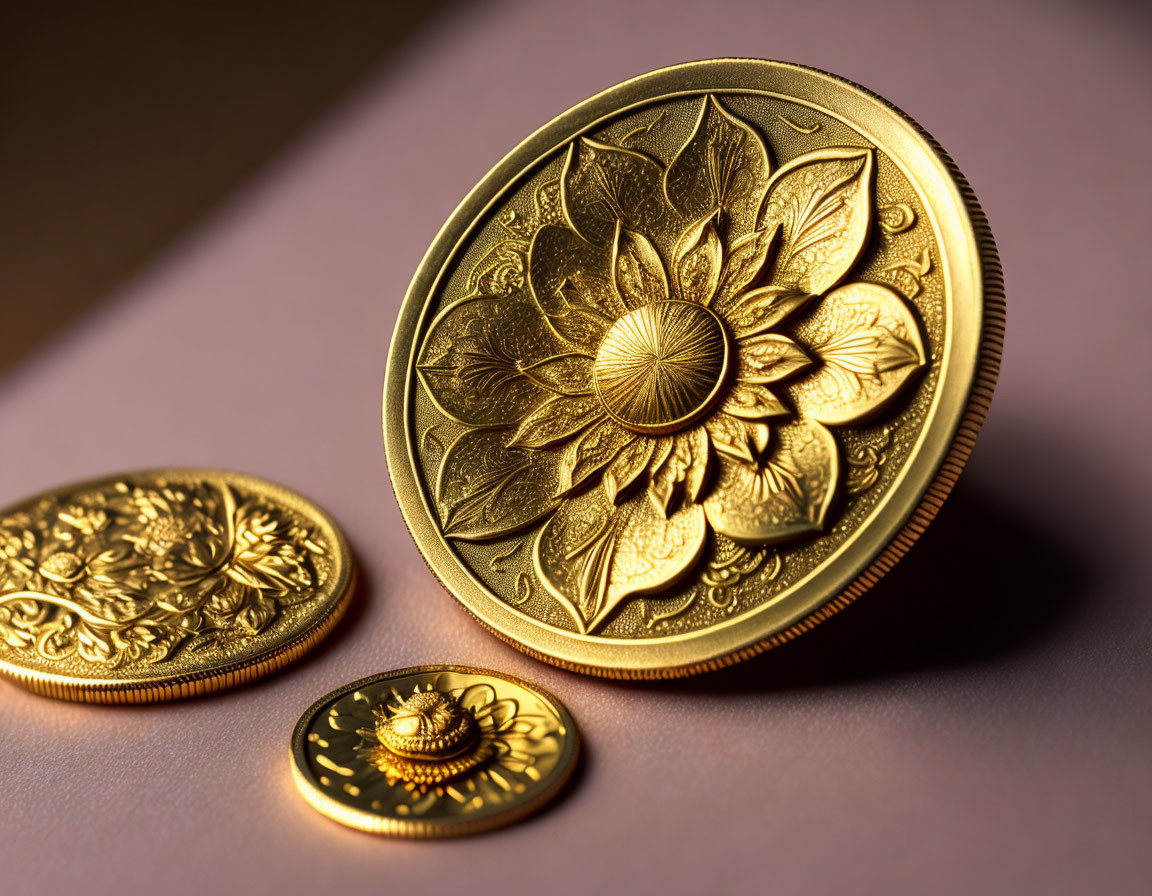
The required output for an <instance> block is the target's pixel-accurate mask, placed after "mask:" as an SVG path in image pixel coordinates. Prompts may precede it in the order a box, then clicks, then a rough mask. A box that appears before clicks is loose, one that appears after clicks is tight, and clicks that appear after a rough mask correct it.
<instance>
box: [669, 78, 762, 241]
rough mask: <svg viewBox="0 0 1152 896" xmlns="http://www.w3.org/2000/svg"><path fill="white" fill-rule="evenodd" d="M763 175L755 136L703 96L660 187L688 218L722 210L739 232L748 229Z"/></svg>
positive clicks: (713, 100) (712, 99)
mask: <svg viewBox="0 0 1152 896" xmlns="http://www.w3.org/2000/svg"><path fill="white" fill-rule="evenodd" d="M768 174H769V162H768V151H767V149H765V147H764V141H763V140H761V139H760V135H759V134H757V133H756V131H755V130H754V129H753V128H752V127H751V126H750V125H748V124H747V123H745V122H743V121H741V120H740V119H739V118H737V117H736V116H734V115H732V114H730V113H729V112H728V111H727V110H726V109H725V108H724V107H723V106H722V105H720V102H719V101H718V100H717V99H716V98H715V97H713V96H708V97H706V98H705V99H704V100H703V101H701V103H700V112H699V115H698V116H697V119H696V127H695V128H693V130H692V134H691V136H690V137H689V138H688V140H687V142H686V143H685V144H684V146H683V147H682V148H681V149H680V151H679V152H678V153H677V154H676V158H675V159H673V160H672V164H670V165H669V166H668V170H667V171H666V172H665V174H664V190H665V193H666V194H667V196H668V201H669V202H670V203H671V204H672V206H673V207H674V208H676V209H678V210H679V211H680V212H681V213H682V214H683V215H684V216H685V217H686V218H688V219H689V220H691V221H695V220H697V219H699V218H702V217H704V216H705V215H707V214H710V213H711V212H714V211H716V210H717V209H722V210H723V211H724V213H725V214H726V216H727V217H728V220H729V227H728V231H729V233H730V234H743V233H747V232H748V231H749V230H751V228H752V225H753V220H752V218H753V214H754V209H755V208H756V206H757V204H758V202H759V199H760V196H761V194H762V192H763V190H764V186H765V184H767V182H768Z"/></svg>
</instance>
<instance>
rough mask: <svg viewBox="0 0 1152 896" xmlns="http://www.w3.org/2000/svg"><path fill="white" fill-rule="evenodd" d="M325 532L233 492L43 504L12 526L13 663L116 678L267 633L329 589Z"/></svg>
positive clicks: (90, 495) (130, 494)
mask: <svg viewBox="0 0 1152 896" xmlns="http://www.w3.org/2000/svg"><path fill="white" fill-rule="evenodd" d="M316 537H317V536H316V535H315V534H314V533H313V532H311V531H310V530H309V529H308V527H307V526H306V525H305V524H303V523H302V522H301V521H299V520H297V519H295V518H294V517H293V516H291V515H290V514H288V513H287V512H286V511H285V510H284V509H283V508H280V507H277V506H273V505H271V504H268V503H265V502H263V501H261V500H259V499H251V500H249V499H246V498H244V497H243V496H240V495H238V494H237V492H236V491H235V490H234V489H233V488H232V487H230V486H228V485H226V484H223V483H221V484H208V483H164V482H150V483H141V484H136V485H134V484H132V483H129V482H119V483H116V484H115V485H111V486H108V487H107V488H105V489H96V490H89V491H79V492H77V493H76V494H74V495H73V496H71V497H69V498H66V499H64V500H62V501H58V500H56V499H44V500H43V501H41V502H39V503H37V504H36V505H35V506H33V507H32V508H31V509H30V510H27V511H24V512H21V513H18V514H15V515H12V516H9V517H7V518H4V519H2V520H0V656H3V654H4V653H5V652H10V651H18V652H24V653H33V654H39V656H40V657H41V658H42V659H45V660H51V661H56V660H62V659H64V658H65V657H69V656H72V655H75V656H77V657H78V658H79V659H81V660H83V661H85V662H87V663H91V664H94V665H96V666H100V667H105V668H108V669H117V668H122V667H125V666H128V665H133V664H152V663H157V662H160V661H162V660H165V659H167V658H169V657H170V656H171V655H172V654H173V653H174V652H176V651H178V650H201V649H204V648H206V647H209V646H210V645H213V644H217V643H220V642H221V641H225V642H233V641H236V640H238V639H243V638H246V637H250V636H253V635H257V634H259V633H260V632H262V631H264V630H265V629H266V628H267V627H268V626H269V624H271V622H272V621H273V620H274V619H275V618H276V617H277V616H278V615H279V614H280V613H281V611H282V610H283V609H284V608H285V607H287V606H290V605H293V604H296V603H299V602H302V601H306V600H308V599H310V598H312V597H314V596H315V595H316V594H317V587H318V585H319V584H320V580H321V578H322V568H323V563H324V561H323V560H322V556H323V548H322V546H321V545H320V544H318V543H317V541H316V540H315V539H316Z"/></svg>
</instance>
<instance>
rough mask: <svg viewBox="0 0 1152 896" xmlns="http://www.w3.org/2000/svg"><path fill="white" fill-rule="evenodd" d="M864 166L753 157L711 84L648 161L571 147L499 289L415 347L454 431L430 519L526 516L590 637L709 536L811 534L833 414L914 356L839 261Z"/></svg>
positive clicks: (472, 533)
mask: <svg viewBox="0 0 1152 896" xmlns="http://www.w3.org/2000/svg"><path fill="white" fill-rule="evenodd" d="M873 168H874V150H872V149H871V148H867V147H832V148H826V149H822V150H817V151H814V152H809V153H806V154H804V155H801V156H799V157H797V158H794V159H792V160H791V161H790V162H788V163H787V164H786V165H784V166H783V167H781V168H780V169H779V170H776V171H773V170H772V163H771V156H770V153H769V149H768V147H767V145H766V144H765V141H764V140H763V139H762V137H761V136H760V134H759V133H758V132H757V131H756V130H755V129H754V128H753V127H752V126H751V125H750V124H748V123H746V122H744V121H742V120H740V119H739V118H737V117H735V116H734V115H732V114H731V113H729V112H728V110H726V109H725V108H724V106H723V105H722V104H721V102H720V101H719V100H718V99H717V98H715V97H711V96H709V97H706V98H704V99H703V100H702V101H701V103H700V106H699V110H698V117H697V121H696V124H695V128H694V130H693V131H692V133H691V135H690V136H689V137H688V139H687V141H686V142H685V143H684V144H683V146H682V147H681V148H680V149H679V151H678V152H677V153H676V154H675V156H674V157H673V158H672V159H670V160H668V161H667V162H666V163H665V162H661V161H660V160H657V159H656V158H653V157H651V156H649V155H646V154H644V153H641V152H638V151H635V150H632V149H629V148H626V147H625V146H622V145H613V144H610V143H606V142H600V141H597V140H594V139H591V138H588V137H581V138H579V139H577V140H575V141H573V142H572V143H571V144H570V146H569V147H568V149H567V156H566V159H565V162H564V166H563V171H562V174H561V176H560V178H559V179H558V181H554V182H552V183H551V184H546V185H545V186H544V187H543V188H542V189H541V190H540V192H539V195H538V200H537V207H538V209H537V211H538V215H537V217H538V220H537V221H536V222H535V225H534V227H531V228H527V230H530V231H531V233H530V236H529V235H527V232H526V230H525V228H524V226H523V224H522V223H521V225H520V230H519V231H517V233H516V235H515V239H514V240H510V241H509V246H510V247H511V248H510V249H509V251H511V250H512V249H515V248H516V246H522V245H524V244H526V248H525V249H523V259H524V262H523V264H522V265H520V266H519V267H517V268H515V271H516V272H518V271H519V270H520V268H522V269H523V277H522V281H523V284H522V288H520V289H519V290H517V289H515V288H514V287H513V286H509V283H510V282H511V281H509V280H508V279H504V280H501V281H500V282H501V283H502V284H503V286H502V288H501V290H500V291H499V292H496V291H495V290H493V291H484V290H483V289H482V288H478V289H475V290H474V291H473V294H471V295H469V296H467V297H465V298H463V299H461V300H460V301H457V302H456V303H454V304H452V305H451V306H449V307H448V308H447V309H446V310H445V311H443V312H442V313H441V314H440V316H439V317H438V318H437V319H436V320H435V321H434V322H433V324H432V327H431V330H430V332H429V334H428V337H427V339H426V340H425V343H424V346H423V347H422V350H421V354H420V357H419V360H418V371H419V373H420V375H421V378H422V380H423V382H424V384H425V385H426V387H427V389H428V391H429V393H430V395H431V397H432V399H433V401H434V402H435V404H436V406H437V407H438V408H439V409H440V411H442V412H443V413H444V414H445V415H446V416H447V417H448V418H449V419H451V420H453V421H454V422H456V423H457V424H461V425H462V426H463V427H464V431H463V434H462V435H460V436H459V437H458V438H457V439H456V440H455V441H454V442H453V443H452V444H451V445H449V446H448V448H447V450H446V451H445V453H444V456H443V458H442V460H441V462H440V466H439V472H438V477H437V483H436V497H437V501H438V503H439V505H440V515H441V525H442V529H443V531H444V534H445V535H446V536H448V537H450V538H454V539H458V540H463V541H468V540H485V539H492V538H498V537H502V536H505V535H508V534H510V533H512V532H515V531H518V530H521V529H523V528H525V527H528V526H530V525H533V524H536V523H538V522H540V521H542V520H543V521H544V522H543V525H542V526H541V527H540V529H539V532H538V534H537V536H536V538H535V542H534V549H533V565H534V569H535V572H536V574H537V575H538V577H539V579H540V580H541V582H542V583H543V584H544V586H545V587H546V588H547V590H548V592H550V593H551V594H552V595H553V597H555V599H556V600H558V601H559V603H560V604H561V605H562V606H563V607H564V609H565V610H566V612H567V614H568V615H569V616H570V617H571V619H572V622H573V624H574V625H575V627H576V628H577V630H578V631H580V632H583V633H593V632H596V631H598V630H599V629H601V628H602V627H603V626H605V625H606V624H607V623H608V621H609V620H610V619H611V617H612V616H613V614H614V613H615V612H616V611H617V610H618V609H619V608H620V607H621V606H622V605H623V604H624V603H625V602H626V601H628V600H631V599H633V598H637V597H641V596H643V595H654V594H658V593H660V592H662V591H665V590H667V589H668V588H669V587H670V586H672V585H674V584H676V583H677V582H678V581H680V580H681V579H683V578H684V577H685V576H686V575H688V574H689V573H690V572H691V570H692V569H693V568H694V567H695V566H696V564H697V562H698V561H699V560H700V559H701V557H702V556H703V555H704V553H705V548H706V545H707V543H708V540H709V532H710V531H711V532H715V533H719V534H721V535H723V536H725V537H726V538H728V539H731V540H732V541H733V542H735V543H736V544H738V545H740V546H743V547H745V548H750V549H760V548H763V547H765V546H769V545H774V544H778V543H781V542H784V541H791V540H794V539H800V538H810V537H813V536H815V535H817V534H819V533H821V532H823V531H824V530H825V529H826V527H827V524H828V516H829V512H830V508H831V507H832V506H833V501H834V499H835V497H836V495H837V492H838V490H839V489H840V488H841V484H840V483H841V479H842V477H841V474H840V468H841V449H840V447H839V445H838V442H837V439H836V437H835V435H834V432H833V428H834V427H836V426H843V425H849V424H854V423H859V422H862V421H866V420H871V419H874V418H875V417H876V416H878V415H879V414H881V413H882V412H884V411H885V410H886V409H888V408H889V407H890V406H891V405H892V404H893V403H894V401H895V400H896V398H897V397H898V395H899V394H900V393H901V391H902V387H903V386H904V385H905V383H906V382H908V381H909V379H910V378H911V377H912V376H913V375H915V374H916V373H917V372H918V371H920V370H921V369H922V368H923V367H924V365H925V364H926V360H927V359H926V354H925V350H924V345H923V342H922V339H921V335H920V325H919V323H918V321H917V319H916V316H915V314H914V312H913V310H912V308H911V307H910V306H909V305H908V304H907V302H906V301H905V300H904V299H903V298H902V297H901V296H900V295H899V294H897V293H896V292H895V291H894V290H893V289H892V288H890V287H889V286H887V285H884V284H881V283H875V282H869V281H864V280H853V279H852V277H851V274H852V271H853V268H854V266H855V265H856V264H857V261H858V260H859V259H860V256H861V254H862V253H863V251H864V249H865V246H866V244H867V242H868V239H869V235H870V232H871V228H872V225H873V223H874V219H875V218H876V211H875V208H874V205H875V202H874V197H873V179H874V172H873ZM541 197H543V198H544V199H548V198H549V197H558V200H557V201H555V202H544V201H542V199H541ZM501 270H504V271H507V270H510V268H509V266H508V264H507V263H505V264H504V265H503V267H502V268H501ZM514 279H515V278H514V277H513V280H514ZM473 281H474V282H475V283H476V284H478V283H479V282H480V279H479V278H477V277H473ZM513 319H515V320H516V321H517V324H516V326H507V325H505V323H506V321H511V320H513ZM525 319H528V320H529V323H528V324H524V323H523V321H524V320H525ZM798 324H800V325H801V326H797V325H798ZM801 333H807V334H809V337H808V338H807V339H805V338H803V337H802V336H801V335H800V334H801ZM555 345H560V346H561V347H562V349H561V350H560V351H553V352H552V353H550V354H545V353H544V349H545V347H550V346H555Z"/></svg>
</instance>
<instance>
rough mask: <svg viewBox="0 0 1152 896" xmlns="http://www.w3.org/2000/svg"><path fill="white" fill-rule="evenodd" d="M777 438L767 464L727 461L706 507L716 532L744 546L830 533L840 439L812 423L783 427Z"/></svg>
mask: <svg viewBox="0 0 1152 896" xmlns="http://www.w3.org/2000/svg"><path fill="white" fill-rule="evenodd" d="M776 436H777V438H776V443H775V447H774V448H773V449H772V450H771V451H770V453H769V456H768V457H767V458H766V459H764V460H762V461H758V462H756V463H747V462H744V461H739V460H734V459H731V458H729V457H722V458H721V461H720V469H719V471H718V473H717V479H716V486H715V488H714V489H713V491H712V494H711V495H710V496H709V497H708V499H707V500H706V501H705V502H704V509H705V511H706V512H707V514H708V522H709V523H711V525H712V527H713V528H714V529H715V530H716V531H717V532H721V533H723V534H724V535H727V536H728V537H729V538H731V539H732V540H733V541H737V542H740V543H741V544H747V545H767V544H774V543H777V542H780V541H786V540H788V539H791V538H795V537H797V536H800V535H805V534H810V533H813V532H819V531H821V530H822V529H823V528H824V519H825V517H826V515H827V513H828V508H829V507H830V506H831V503H832V498H833V495H834V494H835V488H836V483H837V479H838V476H839V459H838V455H837V448H836V441H835V439H833V437H832V434H831V433H830V432H829V431H828V430H827V429H825V428H824V427H823V426H821V425H820V424H819V423H816V422H814V421H809V420H798V421H796V422H795V423H789V424H787V425H785V426H781V427H778V428H777V429H776Z"/></svg>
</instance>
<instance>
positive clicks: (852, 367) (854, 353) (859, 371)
mask: <svg viewBox="0 0 1152 896" xmlns="http://www.w3.org/2000/svg"><path fill="white" fill-rule="evenodd" d="M798 335H799V336H800V338H802V339H804V340H805V342H807V344H808V346H809V349H810V350H811V351H812V353H813V355H814V356H815V357H816V358H817V359H818V360H819V361H820V367H819V368H818V369H817V370H816V371H815V372H814V373H812V374H810V375H808V376H805V377H804V378H802V379H800V380H798V381H797V382H796V383H794V384H793V385H792V386H791V387H790V388H789V390H788V395H789V397H790V398H791V399H792V401H793V402H794V403H795V405H796V407H797V409H798V410H799V411H800V412H801V413H802V414H804V415H805V416H807V417H811V418H812V419H813V420H820V421H821V422H824V423H832V424H845V423H854V422H857V421H859V420H862V419H865V418H867V417H869V416H870V415H872V414H873V413H875V412H876V411H878V410H879V409H880V408H881V407H883V406H884V405H885V404H887V403H888V402H889V401H890V400H891V399H892V398H893V397H894V396H895V395H896V394H897V393H898V392H899V391H900V389H901V387H902V386H903V385H904V384H905V383H906V382H907V381H908V379H909V378H910V377H911V376H912V375H913V374H914V373H915V372H916V371H917V370H919V369H921V368H922V367H923V366H924V364H925V361H926V358H925V354H924V345H923V342H922V341H921V339H920V330H919V328H918V327H917V325H916V319H915V317H914V316H913V314H912V311H911V309H910V308H909V307H908V305H907V304H906V303H905V302H904V300H903V299H902V298H900V296H899V295H897V294H896V293H895V292H893V291H892V290H891V289H889V288H888V287H886V286H881V285H880V284H877V283H850V284H848V285H846V286H841V287H840V288H839V289H837V290H835V291H833V292H831V293H829V294H828V295H827V296H825V297H824V299H823V300H821V302H820V304H819V305H818V306H817V308H816V310H815V311H814V312H813V313H812V315H811V317H810V318H809V319H807V320H805V321H804V325H803V327H802V328H801V331H800V333H799V334H798Z"/></svg>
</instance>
